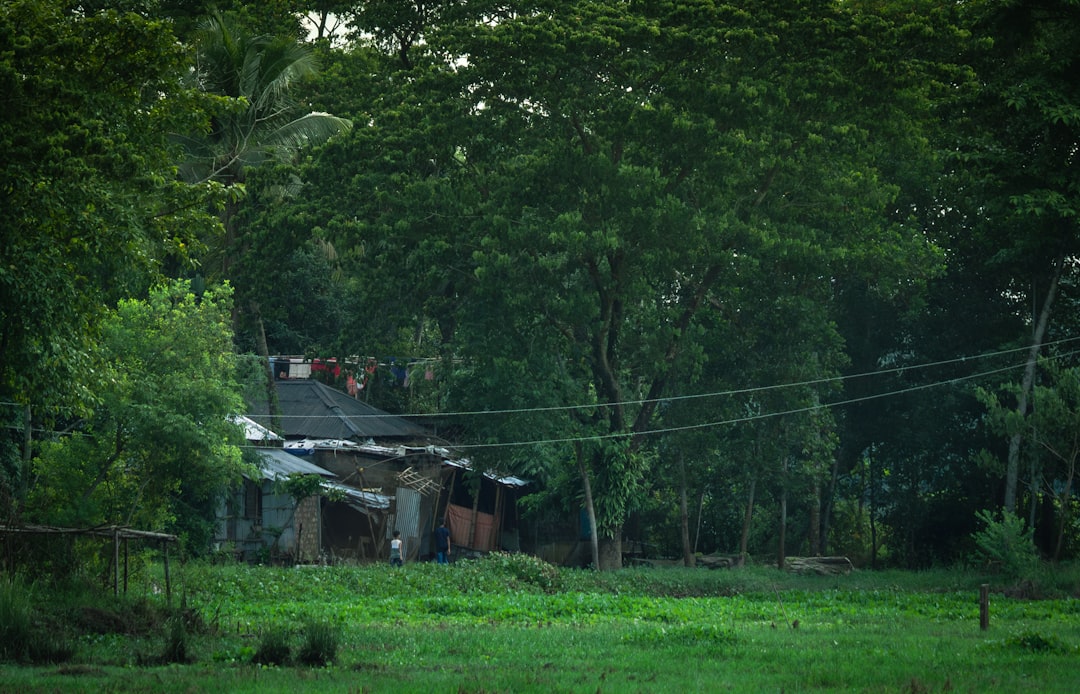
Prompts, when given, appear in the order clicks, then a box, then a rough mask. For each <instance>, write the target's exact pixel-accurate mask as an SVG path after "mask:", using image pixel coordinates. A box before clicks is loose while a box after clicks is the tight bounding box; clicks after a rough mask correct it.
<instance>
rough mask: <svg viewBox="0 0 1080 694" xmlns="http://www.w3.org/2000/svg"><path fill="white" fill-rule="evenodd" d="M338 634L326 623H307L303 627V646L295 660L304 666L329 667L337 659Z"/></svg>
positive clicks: (335, 628) (336, 630) (333, 627)
mask: <svg viewBox="0 0 1080 694" xmlns="http://www.w3.org/2000/svg"><path fill="white" fill-rule="evenodd" d="M339 640H340V634H339V632H338V628H337V627H335V626H334V625H333V624H329V623H327V622H316V621H309V622H307V623H306V624H305V625H304V644H303V645H302V646H301V647H300V652H299V653H298V654H297V656H296V657H297V659H298V660H299V661H300V662H301V663H303V664H304V665H312V666H322V665H329V664H330V663H333V662H334V659H336V658H337V650H338V642H339Z"/></svg>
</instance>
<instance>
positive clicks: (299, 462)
mask: <svg viewBox="0 0 1080 694" xmlns="http://www.w3.org/2000/svg"><path fill="white" fill-rule="evenodd" d="M257 453H258V454H259V463H260V467H261V470H262V474H263V479H267V480H276V479H284V478H286V477H289V476H291V475H321V476H322V477H333V476H334V473H332V472H330V471H329V470H327V469H325V468H321V467H319V466H318V465H314V464H312V463H309V462H308V461H306V460H304V459H303V458H298V457H296V456H295V455H293V454H292V453H286V452H285V451H283V450H281V449H280V448H260V449H258V451H257Z"/></svg>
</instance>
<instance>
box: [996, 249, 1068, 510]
mask: <svg viewBox="0 0 1080 694" xmlns="http://www.w3.org/2000/svg"><path fill="white" fill-rule="evenodd" d="M1064 265H1065V258H1064V256H1063V255H1059V256H1058V258H1057V260H1056V261H1055V263H1054V274H1053V276H1052V277H1051V279H1050V287H1049V289H1047V291H1046V297H1045V298H1044V299H1043V303H1042V310H1040V311H1039V319H1038V321H1036V323H1035V330H1034V331H1033V332H1032V336H1031V349H1029V350H1028V358H1027V364H1026V365H1025V366H1024V379H1023V381H1022V382H1021V385H1020V396H1019V397H1018V398H1017V402H1016V412H1017V414H1019V415H1020V416H1021V417H1025V416H1027V410H1028V397H1029V396H1030V394H1031V388H1032V386H1033V385H1034V384H1035V367H1036V366H1037V365H1038V362H1039V351H1040V350H1041V349H1042V341H1043V338H1044V337H1045V336H1046V326H1047V324H1048V323H1049V322H1050V309H1051V307H1052V306H1053V305H1054V297H1055V295H1056V294H1057V288H1058V280H1059V279H1060V278H1061V272H1062V268H1063V267H1064ZM1023 438H1024V434H1023V431H1017V432H1016V433H1015V434H1013V435H1012V437H1011V438H1010V439H1009V458H1008V462H1007V464H1006V466H1005V503H1004V508H1005V510H1006V511H1008V512H1009V513H1016V487H1017V480H1018V478H1019V475H1020V442H1021V441H1022V440H1023Z"/></svg>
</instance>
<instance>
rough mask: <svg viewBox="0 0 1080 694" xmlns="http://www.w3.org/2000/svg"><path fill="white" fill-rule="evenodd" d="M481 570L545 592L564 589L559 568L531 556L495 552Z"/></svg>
mask: <svg viewBox="0 0 1080 694" xmlns="http://www.w3.org/2000/svg"><path fill="white" fill-rule="evenodd" d="M480 570H481V571H483V572H485V573H486V572H490V571H496V572H501V573H505V574H507V577H508V578H509V579H510V580H512V581H513V582H514V584H515V585H517V584H525V585H526V586H530V587H532V586H535V587H537V588H539V589H540V590H543V591H545V592H554V591H558V590H560V589H561V587H562V581H561V576H560V574H559V570H558V568H557V567H555V566H553V565H551V564H549V563H547V562H546V561H544V560H543V559H540V558H538V557H534V556H532V555H531V554H522V553H516V554H511V553H508V552H493V553H492V554H489V555H488V556H487V557H485V558H484V559H483V560H482V568H481V569H480Z"/></svg>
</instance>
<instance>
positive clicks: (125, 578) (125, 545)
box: [124, 537, 130, 595]
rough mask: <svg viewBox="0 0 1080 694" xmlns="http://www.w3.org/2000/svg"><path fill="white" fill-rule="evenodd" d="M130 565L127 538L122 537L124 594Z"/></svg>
mask: <svg viewBox="0 0 1080 694" xmlns="http://www.w3.org/2000/svg"><path fill="white" fill-rule="evenodd" d="M129 565H130V551H129V549H128V539H127V538H126V537H125V538H124V595H127V586H128V567H129Z"/></svg>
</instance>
